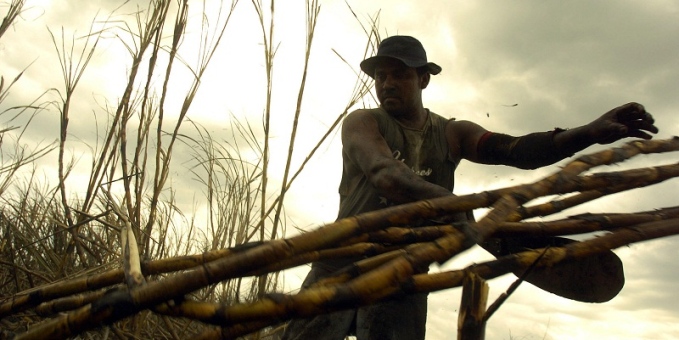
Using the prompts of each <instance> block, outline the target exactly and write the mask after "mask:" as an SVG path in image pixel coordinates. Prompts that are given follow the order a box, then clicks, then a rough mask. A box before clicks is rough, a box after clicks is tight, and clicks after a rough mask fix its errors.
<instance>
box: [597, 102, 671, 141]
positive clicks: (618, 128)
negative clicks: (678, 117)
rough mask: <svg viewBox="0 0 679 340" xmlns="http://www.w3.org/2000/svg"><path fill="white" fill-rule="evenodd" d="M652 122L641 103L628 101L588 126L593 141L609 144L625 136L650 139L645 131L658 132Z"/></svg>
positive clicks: (651, 117)
mask: <svg viewBox="0 0 679 340" xmlns="http://www.w3.org/2000/svg"><path fill="white" fill-rule="evenodd" d="M653 123H654V120H653V116H651V114H650V113H648V112H646V109H644V106H643V105H641V104H638V103H629V104H625V105H622V106H619V107H616V108H615V109H613V110H610V111H608V112H606V113H605V114H604V115H603V116H601V117H599V118H598V119H597V120H595V121H593V122H591V123H589V124H588V127H589V129H590V134H591V136H592V138H593V141H594V142H595V143H599V144H610V143H613V142H615V141H618V140H620V139H622V138H626V137H636V138H642V139H651V138H653V137H652V136H651V135H650V134H648V133H647V132H646V131H648V132H651V133H654V134H655V133H658V128H657V127H656V126H655V125H653Z"/></svg>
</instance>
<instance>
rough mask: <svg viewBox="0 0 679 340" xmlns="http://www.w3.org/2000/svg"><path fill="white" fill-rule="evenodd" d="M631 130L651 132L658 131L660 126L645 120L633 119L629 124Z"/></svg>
mask: <svg viewBox="0 0 679 340" xmlns="http://www.w3.org/2000/svg"><path fill="white" fill-rule="evenodd" d="M625 125H627V127H628V128H629V129H630V130H645V131H648V132H651V133H658V128H657V127H656V126H655V125H653V123H651V122H648V121H643V120H637V121H632V122H629V123H627V124H625Z"/></svg>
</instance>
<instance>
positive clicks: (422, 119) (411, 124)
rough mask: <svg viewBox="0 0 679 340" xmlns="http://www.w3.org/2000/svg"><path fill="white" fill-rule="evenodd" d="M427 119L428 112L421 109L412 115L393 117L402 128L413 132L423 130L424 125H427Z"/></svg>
mask: <svg viewBox="0 0 679 340" xmlns="http://www.w3.org/2000/svg"><path fill="white" fill-rule="evenodd" d="M428 117H429V110H427V109H425V108H421V109H419V110H417V111H415V112H413V113H412V114H406V115H400V116H394V119H396V121H398V122H399V123H400V124H401V125H403V126H404V127H407V128H409V129H413V130H421V129H423V128H424V125H425V124H426V123H427V119H428Z"/></svg>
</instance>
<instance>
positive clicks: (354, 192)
mask: <svg viewBox="0 0 679 340" xmlns="http://www.w3.org/2000/svg"><path fill="white" fill-rule="evenodd" d="M369 112H370V114H371V115H372V116H373V117H374V118H375V120H377V124H378V126H379V130H380V134H381V135H382V136H383V137H384V139H385V140H386V142H387V144H388V145H389V148H390V149H391V152H392V156H393V157H394V159H397V160H399V161H401V162H404V163H405V164H406V165H408V167H409V168H410V169H412V170H413V171H414V172H415V173H416V174H417V175H419V176H420V177H422V178H423V179H424V180H426V181H428V182H430V183H433V184H436V185H439V186H442V187H444V188H446V189H448V190H450V191H451V192H452V191H453V187H454V185H455V182H454V172H455V169H456V168H457V163H456V162H455V161H454V160H453V159H452V158H451V157H450V156H449V155H450V154H449V152H448V142H447V140H446V135H445V127H446V123H447V122H448V121H449V120H448V119H447V118H444V117H441V116H439V115H438V114H436V113H433V112H431V111H429V110H427V114H428V115H429V117H428V119H427V123H426V124H425V126H424V128H423V129H422V130H414V129H410V128H407V127H404V126H403V125H401V124H400V123H399V122H398V121H397V120H396V119H394V118H393V117H391V116H390V115H389V114H388V113H387V112H386V111H385V110H384V109H382V108H377V109H371V110H369ZM342 163H343V170H342V179H341V181H340V186H339V194H340V208H339V213H338V216H337V217H338V219H341V218H345V217H349V216H354V215H357V214H360V213H364V212H368V211H373V210H378V209H383V208H386V207H389V206H392V205H394V204H395V203H394V202H390V201H388V200H387V199H386V198H385V197H382V196H381V195H380V194H379V193H378V192H377V190H376V189H375V187H373V185H372V184H371V183H370V181H369V180H368V178H367V176H366V175H365V174H364V173H363V172H362V171H361V170H360V168H359V167H358V165H357V164H355V163H354V162H353V161H352V160H351V158H350V157H349V156H348V155H347V154H346V153H345V152H344V151H343V152H342Z"/></svg>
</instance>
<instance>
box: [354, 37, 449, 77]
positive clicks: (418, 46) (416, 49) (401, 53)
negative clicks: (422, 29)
mask: <svg viewBox="0 0 679 340" xmlns="http://www.w3.org/2000/svg"><path fill="white" fill-rule="evenodd" d="M384 58H393V59H398V60H400V61H402V62H403V63H404V64H406V65H407V66H409V67H414V68H419V67H422V66H426V67H427V70H428V71H429V73H430V74H439V73H441V66H439V65H436V64H434V63H432V62H428V61H427V52H426V51H425V50H424V47H423V46H422V43H420V41H419V40H417V39H415V38H413V37H409V36H406V35H394V36H391V37H388V38H386V39H384V40H382V42H381V43H380V46H379V47H378V48H377V54H376V55H374V56H372V57H370V58H368V59H366V60H363V61H362V62H361V70H363V72H365V73H366V74H367V75H369V76H370V77H371V78H372V77H375V68H376V67H377V64H378V63H379V62H380V60H383V59H384Z"/></svg>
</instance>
